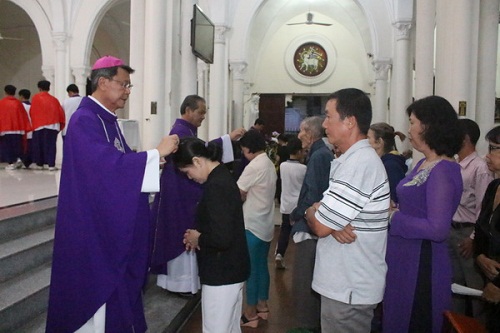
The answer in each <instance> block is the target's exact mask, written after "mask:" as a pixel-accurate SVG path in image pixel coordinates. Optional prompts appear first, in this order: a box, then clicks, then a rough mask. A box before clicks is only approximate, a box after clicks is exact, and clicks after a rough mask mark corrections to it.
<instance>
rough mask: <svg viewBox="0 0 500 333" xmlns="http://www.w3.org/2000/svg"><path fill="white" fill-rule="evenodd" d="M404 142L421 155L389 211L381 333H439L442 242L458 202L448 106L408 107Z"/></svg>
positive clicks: (433, 102)
mask: <svg viewBox="0 0 500 333" xmlns="http://www.w3.org/2000/svg"><path fill="white" fill-rule="evenodd" d="M406 111H407V113H408V115H409V117H410V129H409V138H410V142H411V144H412V146H413V148H414V149H416V150H418V151H420V152H421V153H423V154H424V156H425V158H423V159H422V160H420V161H419V162H418V163H417V165H416V166H415V168H414V169H413V170H412V171H411V172H409V174H408V175H407V176H406V177H405V178H403V179H402V180H401V182H400V183H399V185H398V186H397V189H396V191H397V196H398V199H399V206H397V207H396V206H395V205H394V206H393V207H391V213H390V215H389V216H390V218H389V219H390V227H389V237H388V240H387V254H386V260H387V265H388V271H387V280H386V290H385V295H384V301H383V305H384V311H383V322H382V325H383V331H384V332H386V333H404V332H435V333H438V332H441V326H442V322H443V311H444V310H447V309H449V308H450V306H451V279H452V270H451V262H450V259H449V256H448V248H447V244H446V239H447V238H448V233H449V230H450V225H451V219H452V216H453V214H454V213H455V210H456V209H457V207H458V204H459V202H460V197H461V194H462V177H461V175H460V166H459V165H458V164H457V163H456V162H455V161H454V160H453V155H454V154H456V153H457V152H458V151H459V150H460V147H461V144H462V141H463V133H462V132H461V130H460V126H458V117H457V114H456V112H455V110H454V109H453V107H452V106H451V104H450V103H449V102H448V101H447V100H446V99H444V98H442V97H438V96H429V97H426V98H423V99H420V100H417V101H415V102H414V103H412V104H411V105H410V106H409V107H408V108H407V110H406Z"/></svg>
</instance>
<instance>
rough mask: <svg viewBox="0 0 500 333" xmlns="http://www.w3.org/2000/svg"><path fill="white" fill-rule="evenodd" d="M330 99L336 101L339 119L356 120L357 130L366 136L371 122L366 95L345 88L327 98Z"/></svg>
mask: <svg viewBox="0 0 500 333" xmlns="http://www.w3.org/2000/svg"><path fill="white" fill-rule="evenodd" d="M332 99H335V100H336V101H337V112H338V113H339V115H340V119H342V120H343V119H345V118H346V117H354V118H356V122H357V123H358V128H359V130H360V131H361V133H363V134H365V135H366V134H367V133H368V129H369V128H370V123H371V122H372V103H371V102H370V99H369V98H368V96H367V95H366V93H365V92H364V91H362V90H359V89H356V88H346V89H341V90H338V91H336V92H334V93H333V94H331V95H330V96H328V100H332Z"/></svg>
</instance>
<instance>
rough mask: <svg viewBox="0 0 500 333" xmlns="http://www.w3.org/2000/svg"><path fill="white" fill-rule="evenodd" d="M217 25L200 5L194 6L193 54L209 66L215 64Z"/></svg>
mask: <svg viewBox="0 0 500 333" xmlns="http://www.w3.org/2000/svg"><path fill="white" fill-rule="evenodd" d="M214 33H215V25H214V24H213V23H212V21H210V19H209V18H208V17H207V16H206V15H205V13H203V11H202V10H201V8H200V7H199V6H198V5H194V6H193V19H192V20H191V48H192V50H193V54H194V55H195V56H197V57H198V58H200V59H201V60H203V61H204V62H206V63H208V64H213V63H214Z"/></svg>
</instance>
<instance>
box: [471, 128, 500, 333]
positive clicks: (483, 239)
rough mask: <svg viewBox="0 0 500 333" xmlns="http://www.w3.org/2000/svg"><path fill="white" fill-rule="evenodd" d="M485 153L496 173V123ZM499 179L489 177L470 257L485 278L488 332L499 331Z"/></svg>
mask: <svg viewBox="0 0 500 333" xmlns="http://www.w3.org/2000/svg"><path fill="white" fill-rule="evenodd" d="M486 140H488V142H489V153H488V154H487V155H486V162H487V164H488V168H489V169H490V170H491V171H493V172H495V174H496V175H497V176H498V175H499V174H500V126H497V127H495V128H493V129H492V130H491V131H489V132H488V134H486ZM499 185H500V179H495V180H493V181H492V182H491V183H490V185H488V188H487V190H486V193H485V195H484V198H483V203H482V205H481V213H480V214H479V219H478V220H477V223H476V228H475V237H474V257H475V258H476V262H477V264H478V266H479V267H480V268H481V271H482V273H483V274H484V276H485V278H486V286H485V288H484V290H483V298H484V299H485V300H486V301H488V302H489V303H488V305H487V307H486V326H487V328H488V331H489V332H500V305H499V303H500V274H499V273H500V205H499V203H500V186H499Z"/></svg>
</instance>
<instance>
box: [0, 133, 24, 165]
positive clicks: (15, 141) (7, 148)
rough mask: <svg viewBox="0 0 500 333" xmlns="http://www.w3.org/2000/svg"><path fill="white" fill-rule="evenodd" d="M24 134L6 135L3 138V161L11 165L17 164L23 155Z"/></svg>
mask: <svg viewBox="0 0 500 333" xmlns="http://www.w3.org/2000/svg"><path fill="white" fill-rule="evenodd" d="M22 139H23V135H22V134H5V135H3V138H2V154H3V156H2V160H3V161H4V162H7V163H9V164H13V163H16V161H17V159H18V158H20V157H21V153H22Z"/></svg>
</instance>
